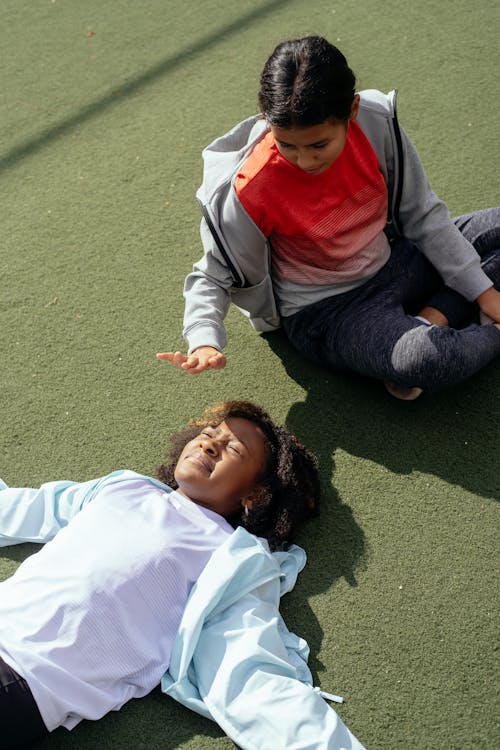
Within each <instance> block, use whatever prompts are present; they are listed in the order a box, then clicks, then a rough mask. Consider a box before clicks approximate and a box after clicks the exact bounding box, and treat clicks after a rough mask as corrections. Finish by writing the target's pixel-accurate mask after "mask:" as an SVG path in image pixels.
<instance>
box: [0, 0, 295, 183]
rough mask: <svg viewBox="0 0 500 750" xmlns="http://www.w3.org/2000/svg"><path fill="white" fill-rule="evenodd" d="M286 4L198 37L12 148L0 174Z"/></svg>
mask: <svg viewBox="0 0 500 750" xmlns="http://www.w3.org/2000/svg"><path fill="white" fill-rule="evenodd" d="M288 2H289V0H269V2H267V3H266V4H264V5H262V6H260V7H259V8H255V9H254V10H251V11H250V12H249V13H246V14H245V15H242V16H240V17H239V18H237V19H235V20H234V21H231V23H228V24H227V25H226V26H224V27H222V28H219V29H217V30H216V31H213V32H212V33H210V34H207V36H205V37H202V38H201V39H200V40H199V41H195V42H193V44H192V45H189V46H187V47H185V48H184V49H183V50H181V51H180V52H178V53H177V54H175V55H171V56H169V57H167V58H165V60H162V61H161V62H159V63H157V64H156V65H153V66H152V67H151V68H149V69H148V70H146V72H145V73H142V74H141V75H138V76H136V78H133V79H132V80H129V81H127V82H126V83H123V84H121V85H120V86H117V87H116V88H114V89H111V91H109V92H108V93H107V94H105V95H104V96H102V97H100V98H99V99H96V101H93V102H90V104H87V105H86V106H84V107H82V109H80V111H79V112H77V113H76V114H74V115H71V116H69V117H67V118H65V119H64V120H61V121H60V122H58V123H56V124H55V125H53V126H52V127H50V128H47V129H46V130H44V131H43V132H42V133H40V134H39V135H38V136H36V137H35V138H31V139H29V140H27V141H25V142H24V143H22V144H20V145H19V146H15V147H14V148H12V149H11V150H10V151H8V152H7V153H6V154H5V155H4V156H2V157H0V170H2V169H7V168H9V167H11V166H13V165H14V164H16V163H17V162H19V161H21V160H22V159H24V158H25V157H26V156H30V155H31V154H33V153H36V152H37V151H39V150H40V149H41V148H43V147H44V146H47V145H48V144H50V143H51V142H52V141H53V140H55V139H56V138H60V137H61V136H63V135H66V134H68V133H69V132H71V131H72V130H73V128H75V127H77V126H80V125H82V124H83V123H84V122H87V121H88V120H92V119H93V118H94V117H97V116H98V115H100V114H101V113H102V112H104V111H106V110H107V109H109V108H110V107H112V106H114V105H115V104H119V103H120V102H123V101H124V100H125V99H126V98H127V97H130V96H132V95H134V94H135V93H136V92H137V91H139V90H143V89H144V88H145V87H146V86H148V85H149V84H150V83H153V82H154V81H156V80H157V79H159V78H161V77H162V76H164V75H167V74H169V73H172V71H174V70H176V69H177V68H179V67H181V66H182V65H183V64H185V63H187V62H192V61H193V59H194V58H196V57H197V56H198V55H201V54H203V53H205V52H207V51H208V50H210V48H211V47H214V46H215V45H217V44H219V43H220V41H221V40H222V39H223V40H224V42H226V41H227V39H228V37H230V36H231V35H233V34H241V32H242V30H243V29H244V28H245V27H248V26H250V25H251V24H253V23H255V22H257V21H261V20H262V19H263V18H265V17H266V16H267V15H268V14H269V13H273V12H274V11H276V10H278V9H279V8H281V7H282V6H284V5H287V4H288Z"/></svg>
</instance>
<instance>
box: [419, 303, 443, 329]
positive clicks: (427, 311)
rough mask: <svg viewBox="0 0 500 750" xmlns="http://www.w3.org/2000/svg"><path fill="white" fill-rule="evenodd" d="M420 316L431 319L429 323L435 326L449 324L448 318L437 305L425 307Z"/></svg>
mask: <svg viewBox="0 0 500 750" xmlns="http://www.w3.org/2000/svg"><path fill="white" fill-rule="evenodd" d="M419 317H421V318H425V319H426V320H428V321H429V323H432V325H435V326H447V325H448V318H447V317H446V315H443V313H442V312H440V311H439V310H438V309H437V307H423V308H422V310H420V312H419Z"/></svg>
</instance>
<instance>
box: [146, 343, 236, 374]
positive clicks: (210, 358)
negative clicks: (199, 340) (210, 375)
mask: <svg viewBox="0 0 500 750" xmlns="http://www.w3.org/2000/svg"><path fill="white" fill-rule="evenodd" d="M156 358H157V359H159V360H161V361H163V362H171V363H172V364H173V365H174V366H175V367H177V368H178V369H179V370H183V371H184V372H187V373H188V375H197V374H198V373H200V372H203V371H204V370H209V369H212V370H222V369H223V368H224V367H225V366H226V357H225V356H224V354H222V352H218V351H216V350H215V349H210V350H209V351H208V352H207V351H203V349H197V350H196V351H195V352H193V353H192V354H190V355H189V356H186V355H185V354H183V353H182V352H159V353H158V354H157V355H156Z"/></svg>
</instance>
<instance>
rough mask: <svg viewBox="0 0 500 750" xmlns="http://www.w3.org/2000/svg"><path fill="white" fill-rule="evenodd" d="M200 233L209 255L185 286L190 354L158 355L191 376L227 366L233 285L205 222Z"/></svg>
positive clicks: (187, 335)
mask: <svg viewBox="0 0 500 750" xmlns="http://www.w3.org/2000/svg"><path fill="white" fill-rule="evenodd" d="M200 231H201V238H202V241H203V246H204V249H205V254H204V255H203V257H202V258H201V260H200V261H198V263H196V264H195V265H194V267H193V271H192V273H190V274H189V275H188V276H187V278H186V281H185V284H184V298H185V301H186V305H185V311H184V331H183V335H184V338H185V339H186V341H187V342H188V346H189V351H188V354H187V355H185V354H183V353H182V352H160V353H158V354H157V355H156V356H157V358H158V359H159V360H162V361H166V362H171V363H172V364H173V365H174V366H175V367H177V368H179V369H180V370H184V371H185V372H188V373H189V374H190V375H195V374H198V373H200V372H203V371H204V370H207V369H215V370H220V369H222V368H223V367H225V365H226V357H225V356H224V354H223V353H222V350H223V348H224V346H225V345H226V332H225V328H224V318H225V317H226V315H227V311H228V309H229V304H230V297H229V288H230V287H231V285H232V283H233V280H232V277H231V274H230V272H229V269H228V268H227V266H226V265H225V264H224V262H223V260H222V259H221V258H220V256H219V254H218V250H217V247H216V245H215V241H214V239H213V237H212V234H211V232H210V230H209V229H208V227H207V225H206V222H205V219H203V220H202V222H201V230H200Z"/></svg>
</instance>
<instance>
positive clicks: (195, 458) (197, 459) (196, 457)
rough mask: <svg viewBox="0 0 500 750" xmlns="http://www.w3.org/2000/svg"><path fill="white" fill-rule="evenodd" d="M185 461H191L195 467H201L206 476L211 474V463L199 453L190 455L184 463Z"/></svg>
mask: <svg viewBox="0 0 500 750" xmlns="http://www.w3.org/2000/svg"><path fill="white" fill-rule="evenodd" d="M187 460H189V461H191V462H192V463H194V464H196V465H197V466H201V468H202V469H205V471H206V472H207V474H211V473H212V471H213V470H214V467H213V465H212V462H211V461H210V460H209V459H208V458H206V457H205V456H204V455H202V454H201V453H192V454H191V455H190V456H186V461H187Z"/></svg>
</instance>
